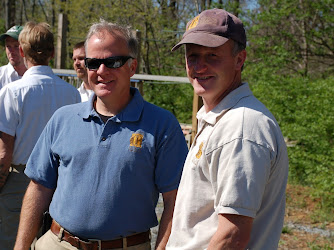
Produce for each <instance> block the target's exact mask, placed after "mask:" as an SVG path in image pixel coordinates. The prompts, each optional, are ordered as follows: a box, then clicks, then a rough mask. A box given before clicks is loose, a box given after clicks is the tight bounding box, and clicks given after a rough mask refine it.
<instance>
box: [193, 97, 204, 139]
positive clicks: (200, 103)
mask: <svg viewBox="0 0 334 250" xmlns="http://www.w3.org/2000/svg"><path fill="white" fill-rule="evenodd" d="M202 106H203V99H202V97H200V96H198V95H197V94H196V93H195V91H194V98H193V114H192V122H191V124H192V129H191V138H190V145H191V144H192V143H193V140H194V138H195V135H196V134H197V118H196V114H197V112H198V110H199V109H200V108H201V107H202Z"/></svg>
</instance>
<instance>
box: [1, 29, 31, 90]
mask: <svg viewBox="0 0 334 250" xmlns="http://www.w3.org/2000/svg"><path fill="white" fill-rule="evenodd" d="M22 29H23V27H22V26H18V25H15V26H13V27H11V28H10V29H9V30H7V32H6V33H4V34H2V35H0V44H1V45H4V46H5V48H6V55H7V58H8V61H9V63H8V64H7V65H5V66H2V67H0V89H1V88H2V87H3V86H5V85H7V84H8V83H10V82H13V81H16V80H19V79H21V77H22V76H23V74H24V72H26V70H27V68H26V66H25V65H24V62H23V57H21V55H20V52H19V42H18V39H19V34H20V32H21V31H22Z"/></svg>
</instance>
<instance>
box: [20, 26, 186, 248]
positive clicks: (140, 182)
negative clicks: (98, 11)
mask: <svg viewBox="0 0 334 250" xmlns="http://www.w3.org/2000/svg"><path fill="white" fill-rule="evenodd" d="M85 48H86V57H87V58H86V59H85V63H86V67H87V69H88V80H89V84H90V86H91V88H92V89H93V91H94V93H95V94H94V95H93V96H92V97H91V98H90V99H89V101H88V102H83V103H80V104H75V105H70V106H67V107H66V108H62V109H59V110H58V111H57V112H56V113H55V115H54V116H53V117H52V119H51V121H50V122H49V124H48V125H47V127H46V128H45V130H44V133H43V134H42V135H41V137H40V140H39V142H38V143H37V145H36V147H35V150H34V152H33V153H32V154H31V157H30V159H29V162H28V164H27V168H26V171H25V173H26V174H27V175H28V176H29V177H30V178H31V179H32V181H31V182H30V185H29V187H28V189H27V192H26V195H25V199H24V204H23V208H22V213H21V221H20V227H19V232H18V238H17V242H16V248H15V249H27V248H28V246H29V245H30V243H31V241H32V240H33V238H34V237H35V235H36V233H37V231H38V228H39V226H40V223H41V218H42V214H43V212H44V211H45V210H47V209H48V207H49V211H50V214H51V216H52V218H53V222H52V225H51V229H50V230H49V231H48V232H47V233H46V234H44V236H42V237H41V238H40V239H39V240H38V241H37V243H36V249H37V250H38V249H49V250H51V249H129V250H134V249H138V250H140V249H151V245H150V228H151V227H154V226H156V225H157V224H158V222H157V218H156V214H155V206H156V204H157V200H158V196H159V193H162V196H163V201H164V211H163V215H162V218H161V221H160V227H159V233H158V237H157V242H156V247H157V248H158V249H159V248H160V249H163V248H164V247H165V245H166V243H167V240H168V237H169V234H170V229H171V219H172V216H173V210H174V202H175V197H176V190H177V187H178V184H179V180H180V176H181V172H182V168H183V164H184V160H185V157H186V154H187V146H186V142H185V139H184V136H183V133H182V130H181V128H180V125H179V123H178V121H177V120H176V118H175V117H174V116H173V115H172V114H171V113H169V112H168V111H166V110H163V109H161V108H159V107H156V106H154V105H152V104H149V103H147V102H145V101H144V100H143V98H142V96H141V95H140V93H139V92H138V90H137V89H135V88H130V77H131V76H133V75H134V73H135V70H136V67H137V60H136V56H137V50H138V49H137V48H138V44H137V41H136V40H135V39H134V38H133V37H132V36H131V32H130V30H129V29H127V28H124V27H122V26H118V25H115V24H112V23H107V22H106V21H103V20H102V21H101V22H100V23H97V24H93V25H92V27H91V28H90V30H89V33H88V35H87V39H86V45H85Z"/></svg>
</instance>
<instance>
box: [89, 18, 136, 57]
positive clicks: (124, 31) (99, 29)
mask: <svg viewBox="0 0 334 250" xmlns="http://www.w3.org/2000/svg"><path fill="white" fill-rule="evenodd" d="M104 32H107V33H109V34H110V35H112V36H113V37H118V38H121V39H124V41H125V42H126V43H127V45H128V48H129V54H130V56H131V57H133V58H137V55H138V41H137V39H136V38H135V37H134V36H133V35H132V32H131V29H130V27H125V26H122V25H119V24H116V23H110V22H107V21H105V20H104V19H100V22H98V23H93V24H92V26H91V27H90V29H89V31H88V34H87V37H86V42H85V50H87V43H88V40H89V39H90V38H91V37H92V36H93V35H96V34H99V35H102V34H103V33H104Z"/></svg>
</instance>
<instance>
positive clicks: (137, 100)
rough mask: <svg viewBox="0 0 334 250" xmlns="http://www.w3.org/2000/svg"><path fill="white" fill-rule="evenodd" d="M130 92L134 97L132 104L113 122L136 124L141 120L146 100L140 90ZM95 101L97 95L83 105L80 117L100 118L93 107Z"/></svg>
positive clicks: (114, 118) (133, 89)
mask: <svg viewBox="0 0 334 250" xmlns="http://www.w3.org/2000/svg"><path fill="white" fill-rule="evenodd" d="M130 92H131V94H132V95H133V97H132V99H131V101H130V103H129V104H128V105H127V106H126V107H125V108H124V109H123V110H122V111H121V112H120V113H118V114H117V115H115V116H114V117H112V118H111V119H112V120H113V121H115V122H119V123H120V122H125V121H127V122H135V121H138V120H139V118H140V116H141V113H142V111H143V108H144V99H143V97H142V96H141V94H140V93H139V90H138V89H136V88H133V87H131V88H130ZM95 99H96V95H95V94H93V95H92V96H91V97H90V98H89V100H88V101H87V102H83V103H82V109H81V110H80V111H79V116H81V117H82V118H84V119H88V118H89V117H98V116H99V115H98V114H97V112H96V111H95V109H94V105H93V104H94V101H95Z"/></svg>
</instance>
